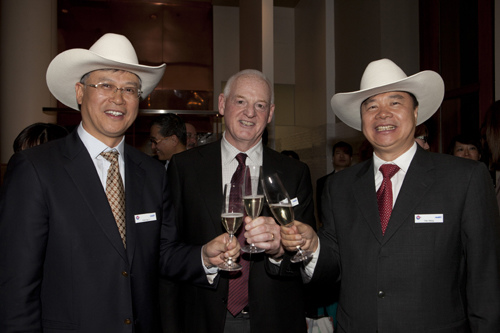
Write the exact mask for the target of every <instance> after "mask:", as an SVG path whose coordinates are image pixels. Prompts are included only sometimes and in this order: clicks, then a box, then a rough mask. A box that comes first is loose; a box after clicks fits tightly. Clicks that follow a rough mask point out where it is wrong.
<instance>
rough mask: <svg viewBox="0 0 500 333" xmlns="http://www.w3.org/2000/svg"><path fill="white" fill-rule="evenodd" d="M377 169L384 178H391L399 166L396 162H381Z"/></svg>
mask: <svg viewBox="0 0 500 333" xmlns="http://www.w3.org/2000/svg"><path fill="white" fill-rule="evenodd" d="M379 170H380V172H382V175H383V176H384V179H386V178H389V179H391V178H392V176H394V175H395V174H396V172H398V171H399V167H398V166H397V165H396V164H382V165H381V166H380V169H379Z"/></svg>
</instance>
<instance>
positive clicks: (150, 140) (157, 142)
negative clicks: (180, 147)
mask: <svg viewBox="0 0 500 333" xmlns="http://www.w3.org/2000/svg"><path fill="white" fill-rule="evenodd" d="M165 139H168V137H166V138H161V139H160V140H156V139H155V138H149V142H151V144H154V145H155V146H157V145H158V144H159V143H160V142H162V141H163V140H165Z"/></svg>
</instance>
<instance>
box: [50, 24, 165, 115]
mask: <svg viewBox="0 0 500 333" xmlns="http://www.w3.org/2000/svg"><path fill="white" fill-rule="evenodd" d="M165 66H166V65H165V64H162V65H160V66H157V67H153V66H145V65H140V64H139V61H138V59H137V54H136V53H135V50H134V47H133V46H132V43H130V41H129V40H128V39H127V38H126V37H125V36H122V35H117V34H105V35H104V36H102V37H101V38H99V39H98V40H97V42H95V43H94V45H92V46H91V47H90V49H88V50H86V49H71V50H67V51H64V52H62V53H60V54H58V55H57V56H56V57H55V58H54V59H53V60H52V61H51V62H50V64H49V68H48V69H47V75H46V78H47V86H48V87H49V90H50V92H51V93H52V95H54V96H55V97H56V98H57V99H58V100H59V101H61V102H62V103H64V104H65V105H67V106H69V107H70V108H72V109H75V110H79V108H78V103H77V101H76V93H75V84H76V83H77V82H80V79H81V78H82V76H83V75H85V74H87V73H89V72H92V71H95V70H98V69H108V68H112V69H120V70H125V71H128V72H131V73H134V74H135V75H137V76H138V77H140V78H141V81H142V87H141V90H142V94H141V97H142V98H145V97H146V96H148V95H149V94H150V93H151V92H152V91H153V89H154V88H155V87H156V85H157V84H158V82H160V80H161V78H162V76H163V73H164V72H165Z"/></svg>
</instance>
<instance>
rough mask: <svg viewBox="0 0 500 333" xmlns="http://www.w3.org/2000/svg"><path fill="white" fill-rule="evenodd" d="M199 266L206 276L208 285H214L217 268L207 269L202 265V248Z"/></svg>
mask: <svg viewBox="0 0 500 333" xmlns="http://www.w3.org/2000/svg"><path fill="white" fill-rule="evenodd" d="M200 254H201V265H202V266H203V270H204V271H205V274H206V276H207V281H208V283H210V284H213V283H214V280H215V278H216V277H217V274H218V273H219V267H217V266H212V267H210V268H209V267H207V266H205V264H204V263H203V248H201V253H200Z"/></svg>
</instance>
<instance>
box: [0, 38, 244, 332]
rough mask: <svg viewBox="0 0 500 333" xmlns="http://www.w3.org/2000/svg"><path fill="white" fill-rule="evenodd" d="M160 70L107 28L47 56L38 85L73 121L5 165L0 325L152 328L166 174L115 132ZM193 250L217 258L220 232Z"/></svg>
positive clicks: (19, 328) (155, 328)
mask: <svg viewBox="0 0 500 333" xmlns="http://www.w3.org/2000/svg"><path fill="white" fill-rule="evenodd" d="M164 70H165V64H162V65H161V66H158V67H152V66H144V65H140V64H139V63H138V60H137V55H136V53H135V50H134V48H133V46H132V44H131V43H130V41H129V40H128V39H127V38H126V37H124V36H121V35H116V34H106V35H104V36H102V37H101V38H100V39H99V40H98V41H97V42H96V43H95V44H94V45H92V47H91V48H90V49H89V50H86V49H71V50H67V51H64V52H62V53H61V54H59V55H58V56H56V57H55V58H54V59H53V60H52V62H51V63H50V65H49V68H48V70H47V85H48V86H49V89H50V91H51V92H52V94H53V95H54V96H55V97H56V98H57V99H58V100H59V101H61V102H62V103H64V104H66V105H67V106H69V107H71V108H73V109H75V110H79V111H81V116H82V121H81V123H80V125H79V126H78V128H77V129H76V130H75V131H73V132H72V133H71V134H69V135H68V136H67V137H65V138H63V139H60V140H56V141H51V142H49V143H45V144H43V145H40V146H38V147H34V148H30V149H27V150H24V151H22V152H20V153H17V154H15V155H14V156H13V157H12V159H11V160H10V162H9V165H8V169H7V173H6V175H5V182H4V185H3V188H2V192H1V196H0V332H2V333H10V332H60V333H63V332H82V333H89V332H106V333H123V332H130V333H132V332H135V333H159V332H161V328H160V316H159V310H158V306H159V302H158V277H159V274H160V266H159V262H160V227H162V225H163V224H165V223H166V222H168V221H169V220H170V219H172V215H171V213H172V210H171V206H170V199H169V194H168V192H167V184H166V183H167V177H166V173H165V169H164V167H163V166H162V165H161V164H160V163H158V162H157V161H155V160H153V159H152V158H151V157H149V156H147V155H145V154H143V153H141V152H139V151H137V150H136V149H134V148H133V147H131V146H129V145H127V144H125V140H124V134H125V131H126V130H127V129H128V128H129V126H130V125H131V124H132V123H133V122H134V120H135V119H136V117H137V114H138V109H139V101H140V98H145V97H146V96H147V95H149V94H150V93H151V92H152V91H153V89H154V87H155V86H156V85H157V84H158V82H159V81H160V79H161V77H162V76H163V73H164ZM113 156H114V157H113ZM108 158H109V159H110V161H108ZM205 249H206V251H205V254H206V253H207V252H209V254H208V255H205V257H207V258H208V261H209V262H210V263H212V264H217V263H218V262H219V263H220V262H222V261H223V259H221V257H220V256H221V255H222V258H223V257H224V255H223V254H221V253H223V252H224V251H225V250H226V238H225V236H224V235H221V236H218V238H215V240H213V241H212V242H211V243H210V244H209V245H208V246H206V247H205ZM218 249H220V251H219V250H218ZM236 250H237V249H236V248H235V251H236ZM210 255H212V257H210ZM198 256H199V257H200V258H201V253H200V252H199V255H198ZM200 261H201V259H200ZM200 265H201V262H200Z"/></svg>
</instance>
